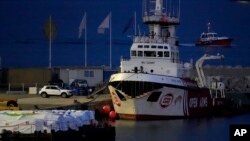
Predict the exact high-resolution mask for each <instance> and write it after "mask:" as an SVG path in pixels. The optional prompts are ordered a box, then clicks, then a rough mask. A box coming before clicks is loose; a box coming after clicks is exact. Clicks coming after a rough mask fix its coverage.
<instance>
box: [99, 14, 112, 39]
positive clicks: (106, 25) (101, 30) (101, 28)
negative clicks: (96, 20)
mask: <svg viewBox="0 0 250 141" xmlns="http://www.w3.org/2000/svg"><path fill="white" fill-rule="evenodd" d="M110 17H111V13H109V14H108V16H107V17H106V18H105V19H104V20H103V21H102V23H101V24H100V25H99V27H98V30H97V32H98V33H100V34H103V33H104V32H105V29H108V28H109V25H110Z"/></svg>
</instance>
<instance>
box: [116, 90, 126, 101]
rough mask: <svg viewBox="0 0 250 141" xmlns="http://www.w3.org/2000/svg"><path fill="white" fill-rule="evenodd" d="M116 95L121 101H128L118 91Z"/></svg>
mask: <svg viewBox="0 0 250 141" xmlns="http://www.w3.org/2000/svg"><path fill="white" fill-rule="evenodd" d="M115 92H116V94H117V95H118V97H119V98H120V99H121V101H126V98H125V97H124V96H123V95H122V94H121V93H120V92H119V91H117V90H115Z"/></svg>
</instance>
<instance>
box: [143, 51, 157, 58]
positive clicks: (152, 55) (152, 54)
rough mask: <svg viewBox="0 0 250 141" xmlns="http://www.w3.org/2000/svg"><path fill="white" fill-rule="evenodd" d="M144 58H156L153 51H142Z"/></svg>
mask: <svg viewBox="0 0 250 141" xmlns="http://www.w3.org/2000/svg"><path fill="white" fill-rule="evenodd" d="M144 56H145V57H156V53H155V51H144Z"/></svg>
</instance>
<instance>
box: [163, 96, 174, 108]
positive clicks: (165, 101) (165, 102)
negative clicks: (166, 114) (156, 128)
mask: <svg viewBox="0 0 250 141" xmlns="http://www.w3.org/2000/svg"><path fill="white" fill-rule="evenodd" d="M172 102H173V94H171V93H167V94H165V95H164V96H162V97H161V100H160V105H161V107H162V108H166V107H168V106H169V105H171V103H172Z"/></svg>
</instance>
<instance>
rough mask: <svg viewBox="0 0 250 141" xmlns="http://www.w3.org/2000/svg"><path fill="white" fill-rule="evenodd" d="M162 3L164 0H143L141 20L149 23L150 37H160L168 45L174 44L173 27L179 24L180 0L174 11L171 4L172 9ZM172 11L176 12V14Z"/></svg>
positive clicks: (175, 40)
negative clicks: (143, 6) (144, 0)
mask: <svg viewBox="0 0 250 141" xmlns="http://www.w3.org/2000/svg"><path fill="white" fill-rule="evenodd" d="M167 1H168V0H165V3H167ZM163 5H164V0H147V1H146V2H145V8H144V10H145V11H144V16H143V22H144V23H145V24H147V25H149V34H150V37H151V39H155V40H158V39H162V40H163V41H164V42H166V43H168V44H170V45H176V42H177V39H176V35H175V29H176V26H177V25H179V24H180V20H179V18H180V17H179V16H180V9H179V8H180V6H179V5H180V0H179V5H178V6H179V7H178V8H176V10H177V9H178V11H177V12H174V10H173V9H174V7H173V6H171V7H172V8H173V9H171V8H169V9H167V7H164V6H163ZM164 9H165V10H164ZM171 11H173V12H171ZM167 13H173V14H167ZM174 13H176V15H175V14H174Z"/></svg>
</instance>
